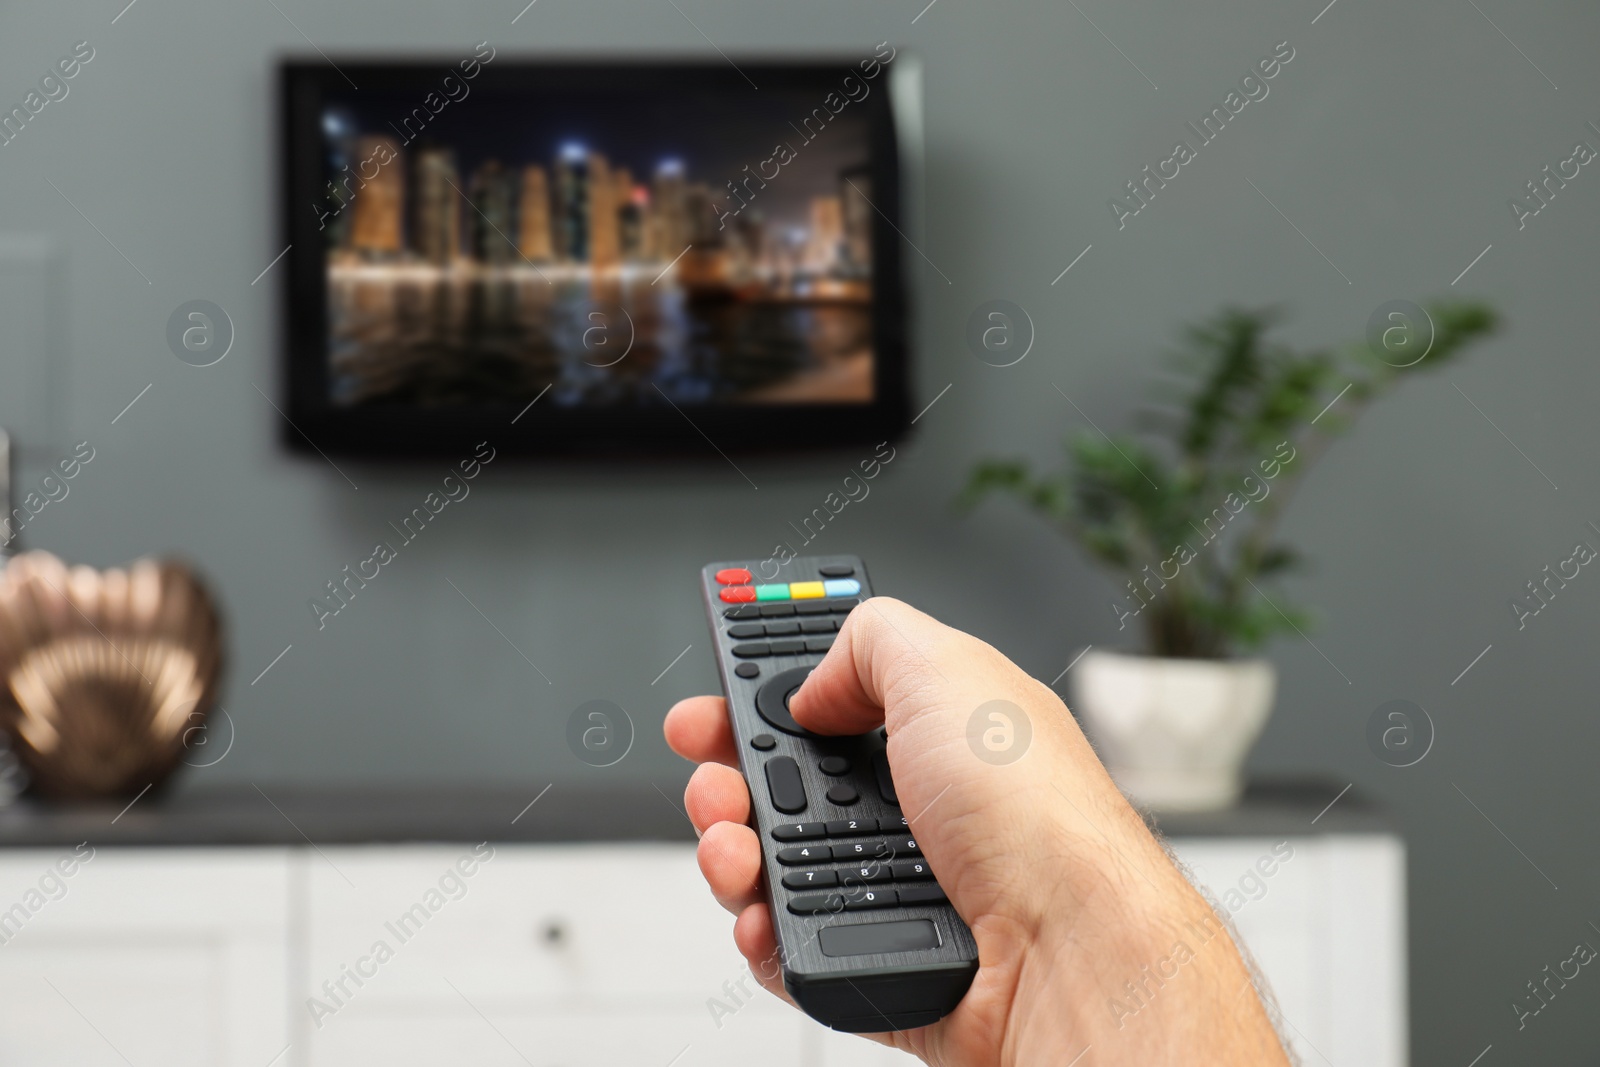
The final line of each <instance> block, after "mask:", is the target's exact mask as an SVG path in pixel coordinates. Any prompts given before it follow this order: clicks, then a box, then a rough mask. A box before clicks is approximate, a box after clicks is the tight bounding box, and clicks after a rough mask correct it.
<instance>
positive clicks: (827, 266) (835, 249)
mask: <svg viewBox="0 0 1600 1067" xmlns="http://www.w3.org/2000/svg"><path fill="white" fill-rule="evenodd" d="M843 215H844V213H843V210H842V209H841V207H840V202H839V198H838V197H837V196H814V197H812V198H811V233H810V234H809V235H808V237H807V239H806V250H805V257H804V261H805V266H806V269H807V270H809V271H813V272H815V273H817V274H824V273H826V272H828V271H831V270H832V269H833V268H834V267H835V266H836V265H837V264H838V262H839V251H840V245H841V244H842V243H843V239H844V222H843Z"/></svg>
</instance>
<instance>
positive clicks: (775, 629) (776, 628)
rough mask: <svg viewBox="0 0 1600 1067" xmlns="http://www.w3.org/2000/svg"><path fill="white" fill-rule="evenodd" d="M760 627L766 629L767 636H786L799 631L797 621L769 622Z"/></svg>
mask: <svg viewBox="0 0 1600 1067" xmlns="http://www.w3.org/2000/svg"><path fill="white" fill-rule="evenodd" d="M762 629H763V630H765V631H767V636H768V637H788V636H789V635H790V634H797V633H799V632H800V624H799V623H797V622H769V623H767V624H766V625H765V626H763V627H762Z"/></svg>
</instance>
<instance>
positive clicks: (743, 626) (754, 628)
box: [728, 622, 767, 641]
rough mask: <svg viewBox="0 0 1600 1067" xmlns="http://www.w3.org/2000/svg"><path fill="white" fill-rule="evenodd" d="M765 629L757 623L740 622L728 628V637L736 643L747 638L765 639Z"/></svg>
mask: <svg viewBox="0 0 1600 1067" xmlns="http://www.w3.org/2000/svg"><path fill="white" fill-rule="evenodd" d="M766 635H767V628H766V627H765V626H763V625H761V624H760V623H759V622H741V623H738V624H737V625H734V626H730V627H728V636H729V637H731V638H733V639H734V640H736V641H743V640H744V639H745V638H747V637H765V636H766Z"/></svg>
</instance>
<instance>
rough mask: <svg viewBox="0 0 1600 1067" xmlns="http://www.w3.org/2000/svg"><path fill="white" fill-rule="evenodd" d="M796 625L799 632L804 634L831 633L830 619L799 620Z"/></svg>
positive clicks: (831, 623)
mask: <svg viewBox="0 0 1600 1067" xmlns="http://www.w3.org/2000/svg"><path fill="white" fill-rule="evenodd" d="M797 625H798V626H799V627H800V632H801V633H805V634H831V633H833V620H832V619H801V620H800V622H799V623H798V624H797Z"/></svg>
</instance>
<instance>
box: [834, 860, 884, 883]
mask: <svg viewBox="0 0 1600 1067" xmlns="http://www.w3.org/2000/svg"><path fill="white" fill-rule="evenodd" d="M893 877H894V871H892V870H890V869H889V865H888V864H887V863H869V864H867V865H866V866H865V867H849V868H847V869H845V870H842V871H840V872H839V884H840V885H842V886H846V887H849V886H857V885H877V884H879V883H880V882H887V881H889V879H891V878H893Z"/></svg>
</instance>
